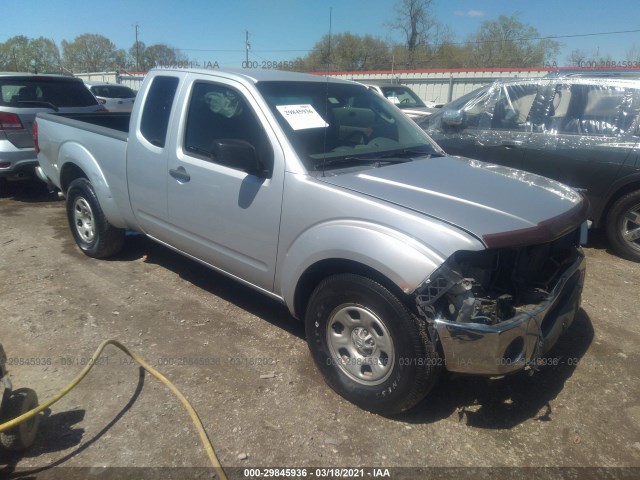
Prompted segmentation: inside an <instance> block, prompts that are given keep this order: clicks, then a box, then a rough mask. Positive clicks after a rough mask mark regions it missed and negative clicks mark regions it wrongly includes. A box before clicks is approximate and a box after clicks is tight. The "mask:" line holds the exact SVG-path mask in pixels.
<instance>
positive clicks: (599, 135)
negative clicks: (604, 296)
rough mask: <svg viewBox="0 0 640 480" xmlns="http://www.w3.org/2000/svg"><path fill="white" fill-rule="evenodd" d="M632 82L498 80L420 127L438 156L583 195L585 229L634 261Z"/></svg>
mask: <svg viewBox="0 0 640 480" xmlns="http://www.w3.org/2000/svg"><path fill="white" fill-rule="evenodd" d="M639 112H640V79H638V78H636V79H633V78H630V77H625V76H621V77H619V78H602V76H599V75H594V76H591V77H590V76H587V75H585V74H580V75H567V76H564V77H558V78H544V79H533V80H523V79H519V80H500V81H497V82H495V83H493V84H492V85H490V86H487V87H484V88H481V89H479V90H476V91H474V92H472V93H469V94H467V95H465V96H463V97H461V98H459V99H457V100H455V101H453V102H451V103H450V104H448V105H446V106H445V107H444V108H443V109H442V110H441V111H440V112H438V113H435V114H434V115H432V116H431V117H429V118H427V119H425V120H423V121H422V122H420V125H421V126H422V127H423V128H424V129H425V130H426V131H427V133H429V135H430V136H431V137H432V138H433V139H434V140H435V141H436V142H437V143H438V144H439V145H440V146H441V147H442V148H443V149H444V150H445V151H447V153H450V154H453V155H462V156H466V157H470V158H475V159H479V160H484V161H489V162H492V163H497V164H500V165H506V166H509V167H515V168H518V169H522V170H526V171H529V172H533V173H537V174H540V175H543V176H546V177H550V178H554V179H556V180H559V181H560V182H562V183H565V184H567V185H570V186H572V187H575V188H577V189H580V190H583V191H584V192H585V193H586V195H587V197H588V199H589V201H590V203H591V210H590V219H591V221H592V223H593V227H596V228H599V227H602V228H604V229H605V230H606V234H607V238H608V241H609V242H610V245H611V247H612V249H613V250H615V251H616V252H617V253H618V254H619V255H621V256H624V257H627V258H629V259H633V260H635V261H640V145H639V140H640V139H639V138H638V137H639V122H640V119H639V118H638V113H639Z"/></svg>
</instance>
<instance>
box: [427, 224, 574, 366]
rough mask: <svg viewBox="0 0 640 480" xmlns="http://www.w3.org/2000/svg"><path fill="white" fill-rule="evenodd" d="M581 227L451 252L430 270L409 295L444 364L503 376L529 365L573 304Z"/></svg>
mask: <svg viewBox="0 0 640 480" xmlns="http://www.w3.org/2000/svg"><path fill="white" fill-rule="evenodd" d="M580 233H581V229H577V230H575V231H573V232H571V233H569V234H566V235H564V236H562V237H560V238H558V239H556V240H555V241H553V242H550V243H544V244H539V245H531V246H520V247H514V248H509V247H502V248H490V249H487V250H483V251H458V252H456V253H455V254H453V255H452V256H451V257H450V258H449V259H447V261H446V262H445V263H443V264H442V265H441V266H440V267H439V268H438V269H437V270H436V271H435V272H433V274H432V275H431V276H430V277H429V278H428V279H427V280H426V281H425V282H424V283H423V284H422V285H421V286H420V287H419V288H418V289H417V290H416V292H415V300H416V304H417V308H418V311H419V313H420V314H421V315H422V316H424V317H425V318H426V319H427V321H428V322H429V324H430V326H431V327H432V329H433V330H435V334H436V336H437V338H438V340H439V342H440V344H441V345H442V350H443V353H444V357H445V362H446V368H447V369H448V370H450V371H452V372H460V373H473V374H485V375H503V374H506V373H511V372H515V371H517V370H521V369H523V368H531V367H533V368H535V365H536V360H537V359H538V358H539V357H540V356H541V355H543V354H544V353H546V352H547V351H548V350H549V349H550V348H551V347H552V346H553V345H554V344H555V343H556V341H557V339H558V337H559V336H560V335H561V334H562V333H563V332H564V331H566V329H567V328H568V327H569V325H570V324H571V323H572V322H573V319H574V317H575V315H576V313H577V311H578V309H579V307H580V297H581V293H582V287H583V284H584V272H585V260H584V254H583V252H582V249H581V248H580V246H579V243H580V238H581V237H580ZM433 330H432V331H433Z"/></svg>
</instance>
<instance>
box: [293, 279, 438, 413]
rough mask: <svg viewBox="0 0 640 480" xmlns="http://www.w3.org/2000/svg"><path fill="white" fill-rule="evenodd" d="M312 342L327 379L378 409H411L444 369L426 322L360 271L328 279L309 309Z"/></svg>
mask: <svg viewBox="0 0 640 480" xmlns="http://www.w3.org/2000/svg"><path fill="white" fill-rule="evenodd" d="M305 322H306V332H307V342H308V344H309V349H310V350H311V354H312V356H313V359H314V361H315V363H316V365H317V367H318V369H319V370H320V371H321V372H322V374H323V376H324V378H325V380H326V382H327V383H328V384H329V386H331V388H333V389H334V390H335V391H336V392H337V393H338V394H340V395H341V396H343V397H344V398H346V399H347V400H349V401H350V402H353V403H355V404H356V405H358V406H360V407H362V408H365V409H367V410H370V411H372V412H375V413H380V414H384V415H391V414H396V413H400V412H402V411H404V410H407V409H409V408H411V407H412V406H414V405H415V404H416V403H418V402H419V401H420V400H421V399H422V398H424V396H425V395H426V394H427V393H428V392H429V390H430V389H431V387H432V386H433V384H434V383H435V381H436V379H437V377H438V373H439V371H440V369H441V365H440V357H439V356H438V354H437V352H436V349H435V348H434V347H433V344H432V342H431V340H430V338H429V335H428V333H427V331H426V325H425V323H424V321H423V320H422V319H420V318H418V317H416V316H415V315H413V314H411V312H410V311H409V310H408V309H407V307H406V306H405V305H404V304H403V303H402V302H401V301H400V300H399V299H398V298H397V297H396V296H395V295H394V294H392V293H391V292H390V291H389V290H388V289H386V288H385V287H384V286H382V285H380V284H379V283H377V282H375V281H373V280H371V279H369V278H366V277H362V276H360V275H353V274H340V275H334V276H331V277H328V278H327V279H325V280H324V281H323V282H321V283H320V285H318V287H317V288H316V289H315V291H314V292H313V294H312V296H311V299H310V301H309V305H308V308H307V313H306V318H305Z"/></svg>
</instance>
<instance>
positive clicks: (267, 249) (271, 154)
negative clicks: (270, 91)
mask: <svg viewBox="0 0 640 480" xmlns="http://www.w3.org/2000/svg"><path fill="white" fill-rule="evenodd" d="M221 82H223V81H222V80H221ZM182 96H184V98H181V100H180V101H181V103H182V104H184V103H183V102H188V105H187V108H186V110H185V111H184V112H183V115H182V118H181V120H180V126H179V131H178V135H177V136H176V137H175V138H174V139H173V140H174V141H175V142H176V145H175V148H172V152H175V155H171V156H170V158H169V164H168V169H167V181H168V185H167V206H168V222H169V224H170V227H171V228H172V229H173V232H174V233H173V237H172V238H171V239H170V242H169V243H171V244H172V245H175V246H176V247H178V248H180V249H181V250H183V251H185V252H187V253H189V254H191V255H193V256H195V257H197V258H199V259H201V260H203V261H205V262H207V263H209V264H211V265H213V266H215V267H217V268H220V269H222V270H224V271H226V272H228V273H231V274H232V275H234V276H237V277H239V278H241V279H245V280H248V281H249V282H250V283H253V284H254V285H257V286H259V287H261V288H264V289H267V290H271V289H272V287H273V279H274V271H275V262H276V254H277V245H278V232H279V229H280V213H281V204H282V190H283V182H284V167H283V162H284V158H283V153H282V151H281V150H280V149H279V147H276V145H278V143H277V141H276V137H275V135H274V134H273V132H272V131H271V130H270V129H265V128H264V127H263V125H268V123H267V122H266V119H265V118H264V115H263V114H262V113H261V111H260V109H259V107H257V105H256V103H255V100H253V99H252V97H251V95H250V94H249V93H248V92H247V90H246V89H245V88H244V87H243V86H241V85H234V84H226V83H214V82H209V81H196V82H194V83H193V84H192V86H191V88H190V89H187V90H185V91H184V92H183V94H182ZM220 146H226V147H225V148H226V152H227V153H226V154H225V155H221V154H220V155H219V154H218V153H217V152H218V150H217V148H219V147H220ZM227 147H228V148H227ZM236 147H238V148H239V150H238V154H237V158H236V157H234V155H233V154H232V155H229V152H233V151H234V148H236ZM247 152H255V158H256V160H257V162H258V164H259V169H258V171H251V172H248V171H247V169H246V168H245V166H246V165H245V161H246V155H247ZM252 155H253V154H252ZM252 155H251V156H252ZM243 157H244V158H243ZM252 158H253V157H252Z"/></svg>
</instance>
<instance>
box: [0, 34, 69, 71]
mask: <svg viewBox="0 0 640 480" xmlns="http://www.w3.org/2000/svg"><path fill="white" fill-rule="evenodd" d="M0 70H4V71H13V72H33V71H37V72H48V73H51V72H59V71H60V70H61V67H60V52H59V50H58V47H57V46H56V44H55V43H54V42H53V41H52V40H49V39H48V38H44V37H39V38H36V39H30V38H27V37H25V36H24V35H18V36H16V37H11V38H10V39H8V40H7V41H6V42H4V43H0Z"/></svg>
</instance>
